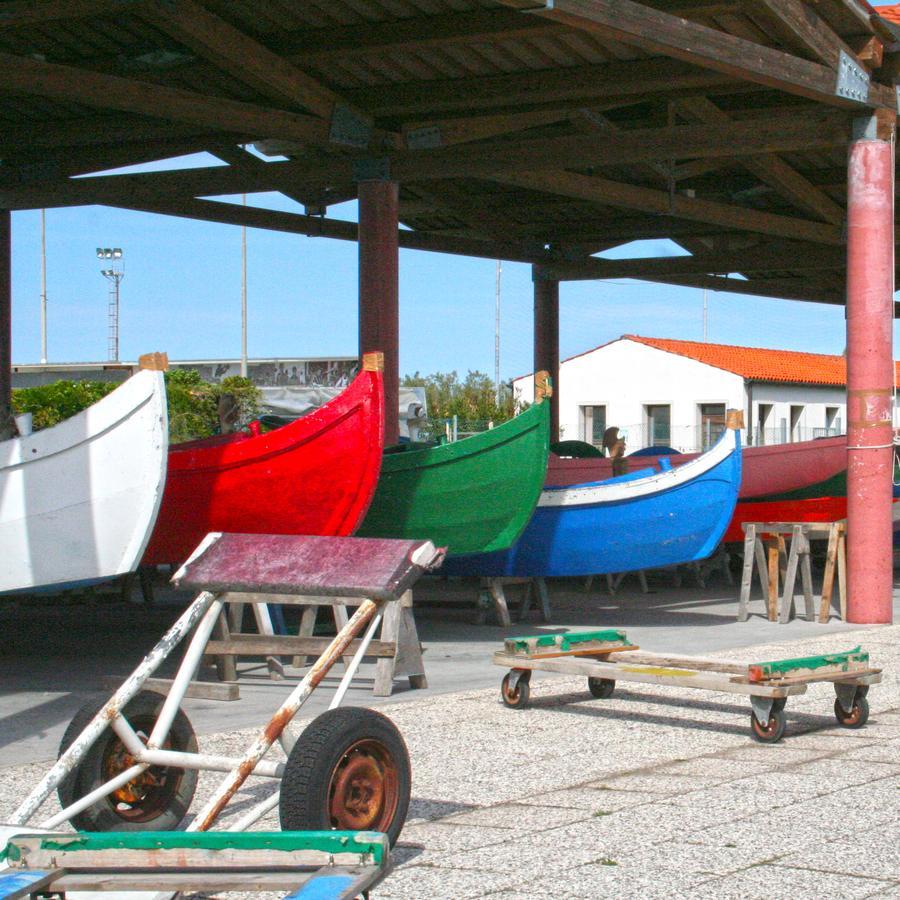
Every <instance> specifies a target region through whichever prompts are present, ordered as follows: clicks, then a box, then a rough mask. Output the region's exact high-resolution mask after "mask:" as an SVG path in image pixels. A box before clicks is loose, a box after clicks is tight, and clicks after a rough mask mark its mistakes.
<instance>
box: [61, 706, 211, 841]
mask: <svg viewBox="0 0 900 900" xmlns="http://www.w3.org/2000/svg"><path fill="white" fill-rule="evenodd" d="M165 699H166V698H165V696H163V695H162V694H157V693H156V692H154V691H141V693H139V694H137V695H136V696H135V697H134V698H133V699H132V700H130V701H129V702H128V704H127V705H126V706H125V708H124V710H123V713H124V716H125V718H126V719H127V720H128V723H129V724H130V725H131V727H132V728H133V729H134V730H135V731H136V732H137V735H138V737H140V738H141V739H142V740H143V741H146V740H147V738H148V737H149V735H150V732H151V731H152V730H153V726H154V724H155V723H156V720H157V718H158V717H159V712H160V710H161V709H162V705H163V703H164V702H165ZM105 703H106V699H103V700H98V701H92V702H90V703H86V704H85V705H84V706H82V708H81V709H80V710H79V711H78V712H77V713H76V714H75V717H74V718H73V719H72V721H71V722H70V723H69V727H68V728H67V729H66V732H65V734H64V735H63V737H62V741H60V745H59V754H58V756H62V754H63V753H64V752H65V751H66V750H67V749H68V748H69V745H70V744H71V743H72V742H73V741H74V740H75V739H76V738H77V737H78V735H79V734H81V732H82V731H84V729H85V727H86V726H87V725H88V723H89V722H90V721H91V720H92V719H93V718H94V716H95V715H96V714H97V713H98V712H99V710H100V709H101V708H102V707H103V706H104V704H105ZM160 749H162V750H179V751H182V752H184V753H196V752H197V736H196V735H195V734H194V729H193V727H192V726H191V723H190V720H189V719H188V717H187V716H186V715H185V714H184V713H183V712H182V711H181V710H178V712H177V713H176V714H175V719H174V721H173V722H172V727H171V728H170V729H169V735H168V737H167V738H166V740H165V742H164V743H163V745H162V747H161V748H160ZM132 765H134V758H133V757H132V756H131V754H130V753H129V752H128V750H127V749H126V748H125V745H124V744H123V743H122V742H121V741H120V740H119V737H118V735H116V733H115V732H114V731H113V730H112V729H111V728H107V729H106V730H105V731H104V732H103V733H102V734H101V735H100V737H99V738H97V740H96V741H95V742H94V744H93V745H92V746H91V747H90V749H89V750H88V751H87V753H86V754H85V755H84V756H83V757H82V759H81V762H80V763H79V764H78V765H77V766H76V768H75V769H74V770H73V771H72V772H71V773H70V774H69V776H68V777H67V778H66V779H65V780H64V781H63V782H62V783H61V784H60V785H59V787H58V788H57V791H56V793H57V796H58V797H59V802H60V804H61V805H62V806H63V807H66V806H69V805H70V804H72V803H74V802H75V801H76V800H79V799H80V798H81V797H84V796H85V795H87V794H89V793H91V792H92V791H95V790H96V789H97V788H99V787H101V786H102V785H103V784H105V783H106V782H107V781H109V780H110V779H112V778H115V776H116V775H118V774H120V773H121V772H124V771H125V770H126V769H128V768H130V767H131V766H132ZM197 776H198V772H197V770H196V769H176V768H174V767H173V766H150V767H149V768H148V769H145V770H144V771H143V772H142V773H141V774H139V775H137V776H136V777H135V778H134V779H133V780H132V781H129V782H127V783H126V784H124V785H122V787H120V788H118V789H117V790H115V791H113V792H112V793H110V794H109V795H107V796H106V797H104V798H103V799H102V800H98V801H97V802H96V803H95V804H94V805H93V806H89V807H88V808H87V809H84V810H82V811H81V812H80V813H77V814H76V815H74V816H72V818H71V819H70V820H69V821H70V822H71V823H72V825H74V826H75V828H77V829H79V830H80V831H173V830H174V829H176V828H178V826H179V825H180V824H181V822H182V820H183V819H184V817H185V816H186V815H187V811H188V809H189V808H190V805H191V801H192V800H193V799H194V791H195V790H196V789H197Z"/></svg>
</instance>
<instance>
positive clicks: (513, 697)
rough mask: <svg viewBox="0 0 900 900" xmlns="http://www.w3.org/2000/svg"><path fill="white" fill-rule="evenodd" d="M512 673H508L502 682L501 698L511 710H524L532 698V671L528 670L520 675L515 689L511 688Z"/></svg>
mask: <svg viewBox="0 0 900 900" xmlns="http://www.w3.org/2000/svg"><path fill="white" fill-rule="evenodd" d="M511 679H512V672H507V673H506V674H505V675H504V676H503V681H502V682H500V698H501V699H502V700H503V703H504V705H506V706H508V707H509V708H510V709H524V708H525V707H526V706H528V700H529V699H530V697H531V671H530V670H528V669H526V670H525V671H524V672H521V673H520V675H519V680H518V681H517V682H516V686H515V688H511V687H510V686H509V683H510V680H511Z"/></svg>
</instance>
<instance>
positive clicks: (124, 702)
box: [0, 534, 443, 868]
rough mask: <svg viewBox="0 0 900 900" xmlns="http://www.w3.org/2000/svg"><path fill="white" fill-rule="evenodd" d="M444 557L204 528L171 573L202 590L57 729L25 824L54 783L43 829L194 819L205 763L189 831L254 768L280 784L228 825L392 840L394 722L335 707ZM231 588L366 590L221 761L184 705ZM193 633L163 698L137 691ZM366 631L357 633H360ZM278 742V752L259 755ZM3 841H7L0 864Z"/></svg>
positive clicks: (398, 747)
mask: <svg viewBox="0 0 900 900" xmlns="http://www.w3.org/2000/svg"><path fill="white" fill-rule="evenodd" d="M442 557H443V552H442V551H441V550H437V549H435V547H434V545H433V544H432V543H431V542H430V541H406V540H388V539H381V538H375V539H363V538H341V537H310V536H296V535H258V534H209V535H207V536H206V538H205V539H204V540H203V542H202V543H201V544H200V546H199V547H198V548H197V550H196V551H195V552H194V554H193V555H192V556H191V558H190V559H189V560H188V561H187V562H186V563H185V564H184V566H182V568H181V569H180V570H179V572H177V573H176V574H175V576H174V578H173V581H174V582H175V583H176V584H178V585H179V586H180V587H190V588H193V589H195V590H199V591H200V593H199V594H198V595H197V597H196V599H195V600H194V601H193V602H192V603H191V605H190V606H189V607H188V608H187V609H186V610H185V612H184V613H183V614H182V615H181V616H180V617H179V619H178V620H177V621H176V622H175V624H174V625H172V626H171V628H170V629H169V630H168V631H167V632H166V634H165V635H164V636H163V637H162V638H161V639H160V641H159V643H158V644H157V645H156V646H155V647H154V648H153V650H151V651H150V653H149V654H147V656H146V657H145V658H144V660H143V661H142V662H141V663H140V665H139V666H138V667H137V668H136V669H135V670H134V672H133V673H132V674H131V675H130V676H129V677H128V678H127V679H126V680H125V681H124V682H123V684H122V685H121V687H119V689H118V690H117V691H116V692H115V693H114V694H113V696H112V697H111V698H110V699H109V700H107V701H105V702H101V703H95V704H93V705H89V706H88V707H86V708H84V709H83V710H82V711H81V712H79V713H78V714H77V715H76V717H75V718H74V719H73V721H72V723H71V724H70V725H69V728H68V730H67V732H66V734H65V735H64V736H63V741H62V746H61V748H60V756H59V759H57V761H56V763H55V764H54V765H53V767H52V768H51V769H50V771H49V772H47V774H46V775H45V776H44V777H43V778H42V779H41V781H40V782H39V783H38V785H37V786H36V787H35V788H34V789H33V790H32V791H31V793H30V794H29V795H28V796H27V797H26V798H25V800H23V801H22V803H21V805H20V806H19V808H18V809H17V810H16V811H15V812H14V813H13V814H12V817H11V819H10V820H9V824H10V825H16V826H22V825H26V824H27V823H28V822H29V821H30V820H31V819H32V817H34V815H35V813H36V812H37V811H38V809H39V808H40V807H41V805H42V804H43V802H44V801H45V800H46V799H47V798H48V797H49V796H50V794H51V793H52V792H53V791H54V790H55V791H56V792H57V795H58V797H59V800H60V805H61V807H62V809H61V811H60V812H58V813H56V814H54V815H51V816H50V817H49V818H48V819H47V820H46V821H44V822H42V823H41V824H40V828H41V829H42V830H45V829H49V830H57V829H58V828H59V826H60V825H62V823H64V822H71V823H72V824H73V825H74V826H75V827H76V828H78V829H79V830H81V831H85V832H114V831H155V832H159V831H172V830H174V829H177V828H178V827H179V826H180V823H181V822H182V820H183V819H184V817H185V816H186V814H187V812H188V809H189V806H190V804H191V801H192V799H193V796H194V791H195V789H196V785H197V773H198V771H199V770H205V771H213V772H221V773H224V778H223V780H222V782H221V783H220V785H219V786H218V788H217V789H216V790H215V791H214V792H213V794H212V796H211V797H210V798H209V799H208V800H207V802H206V803H205V805H204V807H203V808H202V809H201V810H200V811H199V812H198V813H197V815H196V816H194V818H193V820H192V821H191V822H190V824H189V825H188V828H187V831H188V832H204V831H208V830H209V829H210V828H211V826H212V825H213V823H214V822H215V821H216V820H217V818H218V817H219V814H220V813H221V812H222V810H223V809H224V808H225V806H226V805H227V804H228V802H229V801H230V800H231V798H232V797H233V796H234V794H235V793H236V792H237V791H238V789H239V788H240V787H241V785H242V784H243V783H244V781H245V780H246V779H247V778H248V777H249V776H251V775H257V776H262V777H263V778H271V779H274V780H275V781H276V784H277V786H278V789H276V790H275V791H273V792H271V793H270V794H269V795H268V796H267V797H266V798H265V799H264V800H261V801H260V802H258V803H256V804H255V805H253V806H252V807H251V808H250V809H248V810H247V811H246V812H243V813H242V814H241V815H240V816H236V817H235V818H233V819H232V820H230V821H229V822H228V823H227V827H228V830H229V831H230V832H244V831H246V830H247V829H249V828H250V827H251V826H252V825H253V824H254V823H255V822H257V821H259V819H261V818H262V817H263V816H265V815H266V813H268V812H269V811H271V810H273V809H275V808H276V807H277V808H278V811H279V816H280V820H281V826H282V828H284V829H286V830H288V831H302V830H306V829H311V830H314V829H327V828H335V829H338V830H341V831H367V832H373V831H377V832H384V833H385V834H387V835H388V838H389V840H390V842H391V843H392V844H393V843H394V842H395V841H396V839H397V836H398V835H399V833H400V830H401V829H402V827H403V823H404V820H405V817H406V810H407V807H408V804H409V792H410V781H411V773H410V766H409V753H408V751H407V748H406V744H405V742H404V740H403V737H402V735H401V734H400V732H399V730H398V729H397V727H396V726H395V725H394V724H393V723H392V722H391V721H390V719H388V718H387V717H386V716H383V715H382V714H381V713H378V712H376V711H374V710H371V709H364V708H360V707H342V708H337V707H338V706H339V704H340V702H341V700H342V698H343V696H344V693H345V692H346V690H347V688H348V687H349V683H350V679H351V678H352V677H353V675H354V673H355V672H356V670H357V668H358V666H359V664H360V662H361V661H362V659H363V657H364V656H365V655H366V650H367V648H368V646H369V643H370V642H371V640H372V638H373V635H374V634H375V629H376V628H377V626H378V624H379V622H380V620H381V618H382V615H383V614H384V612H385V605H386V604H387V603H388V602H391V601H399V599H400V597H401V596H402V595H403V594H404V593H405V592H406V591H407V590H409V589H410V588H411V587H412V585H413V584H414V583H415V582H416V581H417V580H418V579H419V577H420V576H421V575H422V573H423V572H424V571H426V570H427V569H428V568H430V567H432V566H434V565H436V564H438V563H439V562H440V560H441V559H442ZM232 592H236V594H237V595H240V596H241V597H242V599H245V598H246V596H247V595H248V594H252V595H254V597H255V598H256V602H264V600H265V597H266V595H272V594H279V595H285V594H302V595H318V596H347V597H355V598H365V599H363V600H362V602H361V604H360V605H359V607H358V608H357V610H356V612H355V613H354V614H353V616H352V617H351V618H350V620H349V622H348V623H347V624H346V625H344V627H343V628H341V629H340V631H339V632H338V634H337V635H336V636H335V637H334V639H333V640H332V641H331V643H330V644H329V646H328V647H327V649H325V651H324V652H323V653H322V655H321V656H320V657H319V658H318V659H317V660H316V661H315V663H313V665H312V666H311V667H310V669H309V671H308V672H307V673H306V675H305V677H304V678H303V680H302V681H301V682H300V683H299V684H297V686H296V687H295V688H294V690H293V691H292V692H291V694H290V695H289V696H288V697H287V699H286V700H285V701H284V702H283V703H282V704H281V706H280V707H279V708H278V709H277V710H276V711H275V713H274V714H273V715H272V717H271V719H269V721H268V722H266V723H265V725H264V726H263V727H262V728H261V729H260V730H259V732H258V733H257V735H256V737H255V738H254V739H252V740H251V741H250V742H249V746H248V747H247V748H246V750H245V751H244V753H243V755H241V756H235V757H226V756H214V755H211V754H209V753H203V752H201V751H200V750H199V749H198V745H197V738H196V735H195V734H194V731H193V728H192V727H191V725H190V722H189V721H188V718H187V716H186V715H185V714H184V711H183V710H182V709H181V702H182V700H183V699H184V696H185V692H186V690H187V688H188V685H189V684H190V681H191V679H192V678H193V676H194V673H195V672H196V670H197V667H198V666H199V664H200V661H201V658H202V656H203V652H204V649H205V647H206V645H207V642H208V640H209V637H210V635H211V633H212V630H213V627H214V626H215V623H216V621H217V619H218V617H219V615H220V613H221V611H222V609H223V605H224V604H225V603H227V602H229V595H230V594H231V593H232ZM189 633H192V637H191V640H190V642H189V644H188V646H187V649H186V650H185V652H184V656H183V658H182V661H181V664H180V666H179V668H178V672H177V674H176V675H175V678H174V681H173V683H172V687H171V689H170V690H169V693H168V696H163V695H161V694H158V693H154V692H152V691H145V690H142V687H143V685H144V683H145V682H146V681H147V679H148V678H149V677H150V676H151V675H152V674H153V672H154V671H155V670H156V669H157V668H158V667H159V665H160V664H161V663H162V661H163V660H164V659H166V658H167V657H168V656H169V655H170V654H171V653H173V652H175V650H176V648H177V645H178V644H179V642H180V641H181V640H182V639H183V638H185V637H186V636H187V635H188V634H189ZM359 636H361V638H360V639H359V640H354V638H357V637H359ZM347 654H352V659H351V661H350V663H349V665H348V666H347V669H346V671H345V673H344V676H343V678H342V680H341V683H340V685H339V686H338V689H337V691H336V693H335V696H334V699H333V700H332V703H331V707H330V709H329V710H328V712H325V713H323V714H322V715H320V716H318V717H317V718H315V719H314V720H313V721H312V722H311V723H310V724H309V725H308V726H307V727H306V729H304V731H303V732H302V733H301V734H300V735H299V737H295V736H294V735H293V734H291V733H290V731H289V730H287V726H288V724H289V723H290V721H291V720H292V719H293V718H294V716H295V715H296V714H297V712H298V710H299V709H300V707H301V706H302V705H303V703H304V702H305V701H306V700H307V699H308V698H309V696H310V695H311V694H312V692H313V691H314V690H315V689H316V687H317V686H318V685H319V684H321V682H322V679H323V678H324V677H325V675H326V674H327V673H328V671H329V670H330V669H331V667H332V666H333V665H334V663H335V662H336V661H337V660H339V659H341V658H342V657H343V656H344V655H347ZM275 743H280V744H281V747H282V749H283V751H284V755H285V756H286V759H285V758H284V756H283V757H282V758H281V759H280V760H278V759H271V757H270V758H265V757H266V756H267V754H268V753H269V750H270V749H271V748H272V745H273V744H275ZM3 849H4V848H3V845H2V843H0V868H2V853H3Z"/></svg>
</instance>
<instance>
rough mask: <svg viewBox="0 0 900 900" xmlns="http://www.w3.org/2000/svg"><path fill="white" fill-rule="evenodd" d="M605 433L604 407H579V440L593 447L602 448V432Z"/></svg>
mask: <svg viewBox="0 0 900 900" xmlns="http://www.w3.org/2000/svg"><path fill="white" fill-rule="evenodd" d="M604 431H606V407H605V406H582V407H581V439H582V440H583V441H585V442H586V443H588V444H593V445H594V446H595V447H602V446H603V432H604Z"/></svg>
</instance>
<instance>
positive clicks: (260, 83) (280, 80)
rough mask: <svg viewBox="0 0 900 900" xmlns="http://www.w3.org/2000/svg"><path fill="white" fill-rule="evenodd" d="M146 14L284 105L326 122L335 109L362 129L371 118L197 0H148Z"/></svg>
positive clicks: (211, 60)
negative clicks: (307, 112)
mask: <svg viewBox="0 0 900 900" xmlns="http://www.w3.org/2000/svg"><path fill="white" fill-rule="evenodd" d="M141 12H142V14H143V15H145V16H146V17H148V18H149V19H150V20H151V21H152V22H153V23H154V24H155V25H157V26H158V27H160V28H162V30H163V31H166V32H167V33H168V34H170V35H171V36H172V37H174V38H175V39H176V40H178V41H179V42H180V43H182V44H184V45H185V46H186V47H189V48H190V49H191V50H193V51H194V52H195V53H197V54H199V55H200V56H204V57H206V58H207V59H208V60H209V61H210V62H212V63H213V64H214V65H215V66H217V67H218V68H221V69H223V70H224V71H226V72H228V73H229V74H230V75H232V76H233V77H235V78H237V79H238V80H240V81H243V82H245V83H246V84H249V85H251V86H252V87H254V88H255V89H256V90H258V91H260V92H261V93H262V94H264V95H266V96H268V97H269V98H271V99H273V100H275V101H276V102H278V103H279V105H283V104H287V105H288V106H289V107H294V106H303V107H305V108H306V109H308V110H309V111H310V112H312V113H314V114H315V115H317V116H319V117H321V118H323V119H329V120H330V119H331V118H332V116H333V114H334V111H335V106H337V105H342V106H343V107H344V108H345V111H344V114H345V115H346V114H348V113H349V114H352V115H353V116H354V117H355V118H356V119H357V120H358V121H359V122H360V124H361V125H363V126H364V127H366V128H370V127H371V120H370V119H369V117H368V116H367V115H365V114H364V113H362V112H361V111H360V110H357V109H352V108H351V106H350V104H349V103H348V102H347V101H346V100H345V99H344V98H343V97H341V96H340V95H339V94H337V93H336V92H335V91H333V90H331V88H329V87H328V86H326V85H324V84H322V82H321V81H320V80H318V79H316V78H313V77H312V76H311V75H308V74H307V73H306V72H304V71H303V70H302V69H300V68H298V67H297V66H295V65H293V64H292V63H290V62H288V61H287V60H286V59H284V58H283V57H281V56H279V55H278V54H277V53H273V52H272V51H271V50H270V49H269V48H268V47H266V46H264V45H263V44H260V43H259V41H256V40H254V39H253V38H251V37H250V36H249V35H247V34H245V33H244V32H242V31H240V30H239V29H238V28H235V27H234V26H233V25H231V24H230V23H229V22H226V21H225V20H224V19H223V18H221V17H220V16H217V15H216V14H215V13H212V12H210V11H209V10H208V9H206V8H205V7H204V6H202V5H201V4H199V3H196V2H195V0H178V2H177V3H171V2H164V0H147V2H145V3H144V4H143V5H142V6H141Z"/></svg>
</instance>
